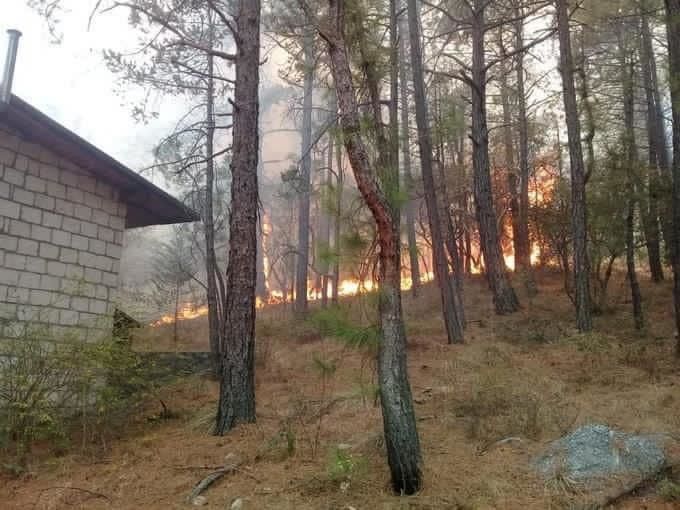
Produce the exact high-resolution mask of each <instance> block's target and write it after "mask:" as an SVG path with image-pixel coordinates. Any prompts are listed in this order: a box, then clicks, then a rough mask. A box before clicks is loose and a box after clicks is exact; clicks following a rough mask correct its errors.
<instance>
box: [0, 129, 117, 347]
mask: <svg viewBox="0 0 680 510" xmlns="http://www.w3.org/2000/svg"><path fill="white" fill-rule="evenodd" d="M125 214H126V208H125V204H124V203H122V202H121V201H120V200H119V198H118V191H117V190H115V189H113V188H111V186H109V185H107V184H106V183H105V182H102V181H101V180H98V179H97V178H96V177H94V176H93V174H92V173H90V172H88V171H87V170H85V169H82V168H80V167H78V166H76V165H74V164H72V163H71V162H69V161H67V160H66V159H64V158H61V157H59V156H57V155H56V154H54V153H52V152H51V151H50V150H49V148H46V147H41V146H38V145H35V144H32V143H29V142H28V141H26V140H24V139H22V138H21V137H20V136H18V135H17V133H14V132H12V130H11V129H9V128H8V127H7V126H4V125H2V124H1V123H0V337H5V338H7V337H12V336H17V335H18V334H20V332H21V330H22V329H23V327H24V326H25V325H26V324H27V323H28V324H32V325H36V326H43V325H47V326H49V327H50V328H51V329H52V330H53V331H54V332H55V338H58V337H59V336H66V335H72V334H76V335H78V336H79V337H81V338H86V339H88V340H96V338H97V337H101V336H102V335H105V334H109V333H110V328H111V322H112V321H111V316H112V314H113V301H114V299H115V291H116V287H117V284H118V273H119V269H120V256H121V249H122V245H123V233H124V228H125Z"/></svg>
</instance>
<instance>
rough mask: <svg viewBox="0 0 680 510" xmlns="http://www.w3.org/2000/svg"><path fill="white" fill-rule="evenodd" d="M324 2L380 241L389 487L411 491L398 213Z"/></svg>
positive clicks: (339, 19) (336, 25)
mask: <svg viewBox="0 0 680 510" xmlns="http://www.w3.org/2000/svg"><path fill="white" fill-rule="evenodd" d="M328 4H329V13H328V16H329V23H328V26H327V27H325V28H324V30H323V32H322V36H323V37H324V39H325V40H326V42H327V43H328V55H329V57H330V63H331V71H332V74H333V79H334V81H335V88H336V91H337V96H338V105H339V109H340V125H341V128H342V133H343V141H344V144H345V149H346V151H347V154H348V156H349V160H350V164H351V167H352V170H353V172H354V177H355V179H356V182H357V186H358V188H359V192H360V193H361V195H362V197H363V199H364V201H365V202H366V205H367V206H368V208H369V209H370V211H371V214H372V215H373V218H374V219H375V222H376V228H377V233H378V243H379V246H380V255H379V263H380V292H379V315H380V329H381V336H382V338H381V341H380V345H379V350H378V380H379V384H380V402H381V406H382V412H383V426H384V431H385V446H386V449H387V457H388V463H389V466H390V471H391V475H392V487H393V488H394V490H395V492H397V493H401V494H413V493H415V492H417V491H418V490H419V489H420V487H421V484H422V481H421V477H422V468H421V465H422V459H421V455H420V442H419V439H418V432H417V428H416V419H415V413H414V410H413V399H412V396H411V388H410V385H409V383H408V373H407V365H406V333H405V330H404V323H403V318H402V308H401V290H400V282H401V276H400V267H401V260H400V254H399V251H400V239H399V213H398V211H395V210H394V209H393V208H392V205H391V204H390V202H389V200H388V198H387V197H386V196H385V194H384V193H383V192H382V190H381V189H380V187H379V185H378V177H377V175H376V172H375V170H374V168H373V167H372V165H371V162H370V159H369V155H368V150H367V148H366V146H365V144H364V140H363V138H362V136H361V121H360V117H359V110H358V105H357V101H356V95H355V89H354V84H353V83H352V71H351V69H350V64H349V57H348V54H347V43H346V42H345V34H344V31H345V16H344V2H343V1H342V0H329V2H328ZM361 28H362V27H359V29H361ZM383 157H388V155H383Z"/></svg>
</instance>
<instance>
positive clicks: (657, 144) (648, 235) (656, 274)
mask: <svg viewBox="0 0 680 510" xmlns="http://www.w3.org/2000/svg"><path fill="white" fill-rule="evenodd" d="M646 8H647V7H646V4H644V5H643V7H642V9H641V10H642V11H643V12H642V13H641V15H640V18H641V21H642V30H641V32H642V37H641V39H640V42H641V45H640V46H641V47H640V63H641V65H642V78H643V84H644V89H645V96H646V99H647V139H648V146H649V151H648V154H649V184H648V186H649V194H648V201H649V202H648V204H647V211H646V214H643V216H644V217H645V221H644V227H645V242H646V245H647V258H648V260H649V272H650V274H651V277H652V281H653V282H660V281H662V280H663V279H664V275H663V263H662V261H661V245H660V235H659V201H660V200H661V197H660V195H659V191H660V186H661V166H662V161H664V162H666V163H667V161H666V160H667V157H666V142H665V135H664V133H663V124H662V125H661V129H662V131H661V132H660V133H659V126H658V122H657V105H656V100H655V98H654V87H655V84H654V81H655V80H654V79H653V77H652V61H654V51H653V47H652V37H651V33H650V30H649V19H648V18H649V14H648V13H647V12H644V11H645V10H646ZM654 67H656V65H655V66H654ZM662 123H663V119H662ZM667 170H668V168H667V167H666V169H665V170H664V172H665V173H667Z"/></svg>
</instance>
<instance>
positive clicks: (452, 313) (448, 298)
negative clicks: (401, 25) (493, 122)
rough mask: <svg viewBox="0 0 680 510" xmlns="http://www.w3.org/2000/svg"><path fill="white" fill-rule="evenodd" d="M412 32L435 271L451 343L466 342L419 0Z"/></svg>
mask: <svg viewBox="0 0 680 510" xmlns="http://www.w3.org/2000/svg"><path fill="white" fill-rule="evenodd" d="M407 5H408V21H409V35H410V43H411V67H412V70H413V91H414V99H415V105H416V123H417V125H418V146H419V147H420V169H421V173H422V174H423V188H424V192H425V205H426V207H427V216H428V219H429V226H430V235H431V236H432V255H433V258H434V261H433V262H434V273H435V277H436V279H437V283H438V284H439V289H440V292H441V300H442V314H443V315H444V324H445V326H446V335H447V337H448V341H449V343H461V342H463V321H462V314H461V312H460V304H461V303H458V302H457V300H456V289H454V286H453V285H452V282H451V278H449V264H448V262H447V260H446V251H445V247H444V236H443V235H442V230H441V226H442V223H441V219H440V217H439V207H438V205H437V196H436V186H435V181H434V172H433V170H432V140H431V138H430V127H429V124H428V122H429V120H428V114H427V102H426V99H425V81H424V72H423V55H422V49H421V45H420V28H419V26H418V25H419V24H418V15H417V5H416V1H415V0H407Z"/></svg>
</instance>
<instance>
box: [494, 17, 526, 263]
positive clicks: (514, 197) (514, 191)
mask: <svg viewBox="0 0 680 510" xmlns="http://www.w3.org/2000/svg"><path fill="white" fill-rule="evenodd" d="M498 38H499V40H500V45H501V48H502V50H503V53H505V47H504V46H503V33H502V31H501V29H499V34H498ZM502 57H503V60H502V61H501V63H500V64H501V66H500V71H499V84H498V85H499V89H500V95H501V107H502V110H503V148H504V152H505V170H506V171H507V173H508V194H509V196H510V200H509V206H510V207H509V209H510V221H511V226H512V248H513V256H514V260H515V269H517V258H518V253H519V252H520V251H521V250H522V248H520V247H519V190H518V178H517V177H518V172H517V167H516V166H515V147H514V140H513V136H512V132H513V122H512V112H511V111H510V84H509V83H508V74H509V73H510V71H511V69H509V68H508V67H507V66H506V65H505V62H506V60H507V57H505V55H502Z"/></svg>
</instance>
